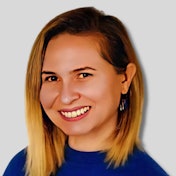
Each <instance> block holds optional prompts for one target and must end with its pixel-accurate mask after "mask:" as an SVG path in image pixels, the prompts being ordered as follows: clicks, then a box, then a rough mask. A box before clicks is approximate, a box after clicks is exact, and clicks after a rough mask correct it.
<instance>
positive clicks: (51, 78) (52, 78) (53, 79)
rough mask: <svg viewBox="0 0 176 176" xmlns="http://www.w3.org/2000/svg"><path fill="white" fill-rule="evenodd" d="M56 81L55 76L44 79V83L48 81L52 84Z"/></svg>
mask: <svg viewBox="0 0 176 176" xmlns="http://www.w3.org/2000/svg"><path fill="white" fill-rule="evenodd" d="M57 80H58V78H57V76H48V77H46V78H45V81H49V82H53V81H57Z"/></svg>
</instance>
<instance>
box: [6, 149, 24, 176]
mask: <svg viewBox="0 0 176 176" xmlns="http://www.w3.org/2000/svg"><path fill="white" fill-rule="evenodd" d="M25 162H26V148H24V149H22V150H21V151H19V152H18V153H17V154H16V155H15V156H14V157H13V158H12V159H11V161H10V162H9V164H8V166H7V167H6V169H5V172H4V174H3V176H12V175H13V176H24V175H25Z"/></svg>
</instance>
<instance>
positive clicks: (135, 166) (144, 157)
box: [125, 149, 168, 176]
mask: <svg viewBox="0 0 176 176" xmlns="http://www.w3.org/2000/svg"><path fill="white" fill-rule="evenodd" d="M125 166H126V167H127V168H128V169H129V170H131V171H132V172H133V173H135V174H134V175H143V176H150V175H151V176H152V175H155V176H168V174H167V173H166V172H165V171H164V169H163V168H162V167H161V166H160V165H159V164H158V163H157V162H156V161H155V160H154V159H153V158H152V157H151V156H150V155H149V154H148V153H147V152H145V151H141V150H139V149H135V150H134V153H133V154H132V155H131V156H130V157H129V159H128V161H127V163H126V164H125Z"/></svg>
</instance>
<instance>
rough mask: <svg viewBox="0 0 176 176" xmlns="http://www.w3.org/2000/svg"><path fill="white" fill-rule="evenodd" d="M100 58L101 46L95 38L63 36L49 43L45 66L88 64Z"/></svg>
mask: <svg viewBox="0 0 176 176" xmlns="http://www.w3.org/2000/svg"><path fill="white" fill-rule="evenodd" d="M100 57H101V56H100V50H99V44H98V42H97V39H96V38H95V37H94V36H87V35H86V36H85V35H84V36H77V35H70V34H61V35H58V36H57V37H55V38H53V39H52V40H50V42H49V43H48V46H47V48H46V52H45V57H44V65H45V64H46V63H48V62H52V61H62V62H73V61H74V62H77V61H79V62H80V61H82V62H86V61H89V60H91V58H92V60H95V61H96V58H100ZM101 59H102V58H101Z"/></svg>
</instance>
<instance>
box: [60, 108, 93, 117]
mask: <svg viewBox="0 0 176 176" xmlns="http://www.w3.org/2000/svg"><path fill="white" fill-rule="evenodd" d="M89 109H90V108H89V106H87V107H84V108H81V109H78V110H76V111H72V112H64V111H61V114H62V115H64V116H65V117H67V118H74V117H78V116H79V115H82V114H84V113H86V112H87V111H88V110H89Z"/></svg>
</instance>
